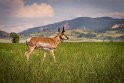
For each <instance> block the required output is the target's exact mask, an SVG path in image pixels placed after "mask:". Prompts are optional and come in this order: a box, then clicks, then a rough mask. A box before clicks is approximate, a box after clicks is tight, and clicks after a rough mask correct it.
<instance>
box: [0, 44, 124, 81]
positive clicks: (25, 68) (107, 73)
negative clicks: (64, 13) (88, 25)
mask: <svg viewBox="0 0 124 83" xmlns="http://www.w3.org/2000/svg"><path fill="white" fill-rule="evenodd" d="M25 50H26V45H25V44H0V83H123V82H124V43H117V42H116V43H114V42H111V43H102V42H101V43H85V42H83V43H81V42H80V43H78V42H73V43H69V42H67V43H61V44H60V45H59V46H58V48H57V49H55V56H56V59H57V61H58V64H54V62H53V58H52V56H51V55H49V54H48V55H47V57H46V59H45V62H44V64H42V59H43V52H42V51H41V50H35V51H34V52H33V53H32V54H31V57H30V61H29V63H27V62H26V60H25V58H24V52H25Z"/></svg>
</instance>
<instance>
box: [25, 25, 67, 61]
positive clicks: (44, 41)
mask: <svg viewBox="0 0 124 83" xmlns="http://www.w3.org/2000/svg"><path fill="white" fill-rule="evenodd" d="M58 32H59V33H58V34H57V35H56V36H55V37H54V38H47V37H32V38H29V39H27V40H26V44H27V46H28V49H27V51H26V52H25V57H26V59H27V61H28V60H29V56H30V54H31V53H32V51H33V50H34V49H35V48H40V49H42V50H43V51H44V57H43V62H44V59H45V57H46V52H48V51H49V52H51V55H52V57H53V59H54V63H57V61H56V58H55V56H54V49H55V48H56V47H57V45H58V44H59V43H60V41H61V40H66V39H68V37H67V36H66V35H65V34H64V32H65V29H64V27H63V30H62V31H60V28H59V29H58Z"/></svg>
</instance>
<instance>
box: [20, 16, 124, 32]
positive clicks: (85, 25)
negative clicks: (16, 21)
mask: <svg viewBox="0 0 124 83" xmlns="http://www.w3.org/2000/svg"><path fill="white" fill-rule="evenodd" d="M116 24H124V19H115V18H111V17H97V18H91V17H78V18H75V19H72V20H65V21H62V22H58V23H53V24H48V25H45V26H39V27H34V28H30V29H27V30H24V31H22V32H20V34H31V33H37V32H42V31H45V30H47V31H55V30H57V29H58V28H60V27H63V26H65V28H66V29H86V30H90V31H97V32H99V31H106V30H109V29H111V28H112V26H114V25H116Z"/></svg>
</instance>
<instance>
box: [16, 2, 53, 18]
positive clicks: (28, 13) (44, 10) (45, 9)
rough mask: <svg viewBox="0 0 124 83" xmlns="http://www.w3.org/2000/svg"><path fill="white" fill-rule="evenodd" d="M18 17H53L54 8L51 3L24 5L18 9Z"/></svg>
mask: <svg viewBox="0 0 124 83" xmlns="http://www.w3.org/2000/svg"><path fill="white" fill-rule="evenodd" d="M14 13H16V16H17V17H27V18H37V17H52V16H54V9H53V8H52V6H50V5H49V4H45V3H41V4H37V3H33V4H32V5H27V6H22V7H20V8H19V9H18V10H16V11H15V12H14Z"/></svg>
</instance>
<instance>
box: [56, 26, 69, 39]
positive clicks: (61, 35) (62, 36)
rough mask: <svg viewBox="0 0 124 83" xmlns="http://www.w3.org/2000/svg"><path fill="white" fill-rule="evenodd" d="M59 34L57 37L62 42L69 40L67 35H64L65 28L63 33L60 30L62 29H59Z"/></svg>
mask: <svg viewBox="0 0 124 83" xmlns="http://www.w3.org/2000/svg"><path fill="white" fill-rule="evenodd" d="M58 32H59V33H58V34H57V36H58V37H59V38H60V39H61V40H67V39H69V38H68V37H67V36H66V35H65V34H64V32H65V28H64V26H63V29H62V31H61V30H60V28H59V29H58Z"/></svg>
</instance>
